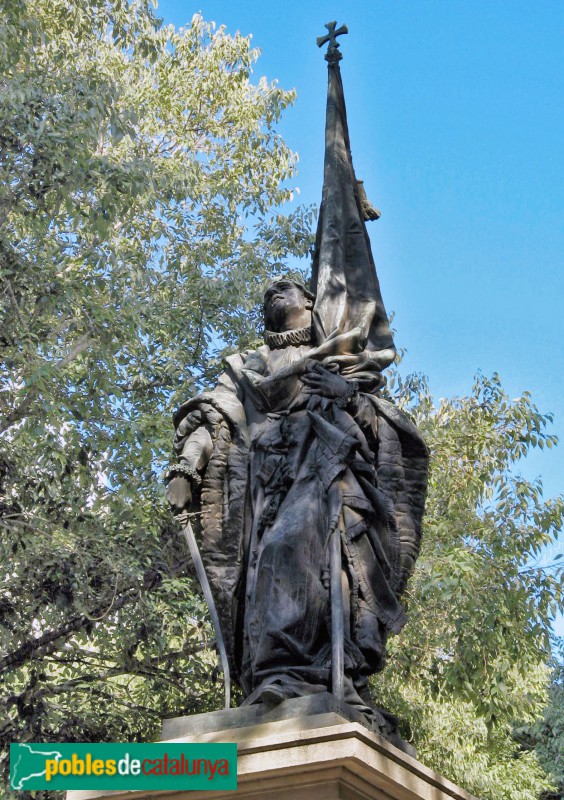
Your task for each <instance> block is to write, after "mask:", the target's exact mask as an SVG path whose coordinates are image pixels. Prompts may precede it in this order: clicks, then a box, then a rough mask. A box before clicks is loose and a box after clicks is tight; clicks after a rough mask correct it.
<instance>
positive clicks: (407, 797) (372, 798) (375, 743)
mask: <svg viewBox="0 0 564 800" xmlns="http://www.w3.org/2000/svg"><path fill="white" fill-rule="evenodd" d="M304 700H305V698H302V699H301V701H286V703H282V704H281V705H280V706H276V707H274V708H273V709H271V710H264V709H261V708H260V707H257V706H251V707H249V708H242V709H233V710H231V711H218V712H215V713H212V714H197V715H195V716H192V717H179V718H177V719H173V720H167V721H166V722H165V723H164V725H163V736H162V739H163V741H171V742H237V754H238V756H237V761H238V770H237V771H238V788H237V790H236V791H230V792H219V791H189V792H188V791H187V792H178V791H174V792H173V791H156V792H155V791H151V792H143V791H136V792H104V793H101V792H87V791H74V792H68V793H67V800H94V799H95V798H96V800H100V799H101V798H105V797H107V798H111V800H122V798H123V800H126V798H127V800H153V798H155V799H156V798H163V800H224V798H225V800H228V799H229V800H231V799H232V798H233V799H235V798H236V800H263V799H264V800H475V798H473V797H472V796H471V795H470V794H468V793H467V792H465V791H464V790H463V789H460V788H458V787H457V786H455V785H454V784H453V783H451V782H450V781H448V780H446V779H445V778H442V777H441V776H440V775H437V774H436V773H435V772H433V771H432V770H430V769H427V767H425V766H423V765H422V764H420V763H419V762H418V761H417V760H416V759H415V758H413V757H412V756H410V755H408V754H407V753H405V752H403V751H402V750H400V749H399V748H398V747H395V746H394V745H392V744H390V743H389V742H387V741H386V740H385V739H383V738H382V737H381V736H379V735H377V734H375V733H373V732H372V731H370V730H368V729H367V728H366V726H365V725H363V724H361V723H360V722H358V721H354V720H351V719H347V716H351V715H350V714H347V710H346V709H345V710H344V711H341V712H340V710H339V709H338V708H337V709H332V710H331V709H330V710H327V699H326V698H325V700H323V699H322V698H317V699H316V698H315V697H314V698H307V701H308V705H311V708H310V709H309V710H310V711H311V712H313V713H309V714H307V715H300V716H296V715H295V709H294V707H293V706H294V705H297V706H301V705H303V701H304ZM319 709H321V710H319ZM316 710H317V713H316ZM300 711H303V709H301V708H300ZM353 716H354V715H353Z"/></svg>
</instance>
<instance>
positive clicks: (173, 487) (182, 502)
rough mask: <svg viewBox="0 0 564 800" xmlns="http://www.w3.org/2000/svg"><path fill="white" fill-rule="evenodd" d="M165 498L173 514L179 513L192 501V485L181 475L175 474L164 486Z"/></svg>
mask: <svg viewBox="0 0 564 800" xmlns="http://www.w3.org/2000/svg"><path fill="white" fill-rule="evenodd" d="M166 499H167V500H168V502H169V503H170V507H171V509H172V513H173V514H181V513H182V512H183V511H185V510H186V509H187V508H188V506H189V505H190V503H191V502H192V487H191V486H190V482H189V481H188V480H187V479H186V478H185V477H184V476H183V475H175V477H174V478H171V480H170V481H169V482H168V485H167V487H166Z"/></svg>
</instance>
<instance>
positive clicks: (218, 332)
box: [0, 0, 311, 746]
mask: <svg viewBox="0 0 564 800" xmlns="http://www.w3.org/2000/svg"><path fill="white" fill-rule="evenodd" d="M6 10H7V12H8V13H7V14H5V15H4V16H3V18H2V20H1V21H0V67H1V77H0V82H1V88H2V91H1V93H0V187H1V188H0V289H1V295H0V296H1V306H0V314H1V322H0V338H1V356H0V359H1V360H0V369H1V376H0V430H1V433H2V438H1V450H0V508H1V519H0V525H1V526H2V537H1V544H0V547H1V558H2V563H3V564H5V565H7V567H8V569H7V570H6V572H5V573H4V574H3V575H2V577H1V595H0V625H1V627H0V630H1V633H2V651H3V654H2V658H1V659H0V668H1V669H2V686H3V690H4V691H3V698H2V705H1V707H2V711H3V715H2V720H1V722H0V735H1V738H2V743H3V745H4V746H5V745H7V744H8V743H9V742H10V741H38V740H52V741H65V740H66V741H77V740H79V741H80V740H85V741H99V740H104V739H106V740H120V739H121V740H127V739H133V738H147V737H151V736H155V735H158V728H159V721H160V719H161V718H162V717H163V716H167V715H169V716H170V715H171V714H177V713H181V712H189V711H203V710H206V709H207V708H212V707H214V704H216V703H217V702H218V700H217V693H218V691H219V688H218V687H216V688H217V691H215V690H214V689H213V686H214V681H215V675H216V670H217V667H216V664H215V658H214V654H213V652H212V651H210V634H209V631H208V629H207V627H206V624H205V623H204V620H205V618H206V614H205V609H204V606H203V603H202V600H201V599H200V596H199V594H198V593H197V591H196V589H195V585H196V584H195V582H194V580H193V577H192V574H191V568H190V565H189V562H188V559H187V555H186V552H185V548H184V547H183V546H182V543H181V541H180V539H179V537H178V532H177V531H176V530H175V528H174V527H173V525H172V523H171V520H170V516H169V514H168V511H167V509H166V507H165V504H164V502H163V493H162V485H161V472H162V469H163V466H164V465H165V464H166V462H167V460H168V457H169V452H170V440H171V439H170V437H171V431H172V426H171V424H170V414H171V411H172V410H173V409H174V408H175V407H176V406H177V405H178V404H179V402H180V400H181V399H183V398H184V397H185V396H186V394H193V393H194V392H195V391H196V387H197V386H198V385H200V383H201V382H202V381H203V380H205V379H206V377H207V376H208V375H211V374H213V372H214V369H217V366H216V365H217V363H219V356H218V349H220V348H222V347H225V346H229V345H234V344H235V343H236V344H237V346H244V344H245V342H247V341H249V340H250V339H253V338H256V335H257V333H256V327H257V322H258V320H257V318H256V315H254V310H255V305H256V300H257V296H258V294H259V292H260V289H261V286H262V284H263V281H264V280H265V277H266V275H267V274H269V273H271V272H273V271H277V270H278V269H279V265H280V262H281V260H282V259H283V258H284V257H285V256H286V255H287V254H288V253H292V254H294V255H300V254H301V253H302V252H303V251H304V249H306V248H307V246H308V242H309V237H308V234H307V231H308V230H309V227H310V222H311V220H310V219H309V213H305V212H302V211H295V212H294V213H293V214H291V215H290V216H283V215H282V214H281V213H280V211H279V207H280V205H281V204H282V203H284V201H286V200H288V199H289V198H290V196H291V192H290V190H289V189H288V188H285V185H286V184H285V182H286V181H287V179H289V178H290V177H291V176H292V174H293V172H294V169H295V163H296V157H295V156H294V154H293V153H291V152H290V151H289V150H288V148H287V147H286V145H285V144H284V142H283V141H282V140H281V138H280V137H279V135H278V134H277V133H276V124H277V122H278V120H279V117H280V114H281V113H282V112H283V110H284V109H285V108H286V107H287V106H288V104H289V103H291V102H292V100H293V93H292V92H287V91H284V90H282V89H280V88H279V87H278V86H276V85H274V84H269V83H267V82H266V80H264V79H260V80H256V79H254V77H253V74H252V71H253V66H254V64H255V62H256V59H257V56H258V53H257V51H255V50H253V49H252V48H251V47H250V43H249V40H248V39H246V38H244V37H241V36H240V35H236V36H229V35H228V34H227V33H226V31H225V30H224V29H223V28H219V29H217V30H215V29H214V28H213V26H212V25H208V24H206V23H205V22H203V20H202V19H201V18H200V17H198V16H196V17H194V19H193V20H192V23H191V25H189V26H188V27H187V28H186V29H183V30H175V29H174V28H172V27H163V26H162V25H161V24H160V22H159V21H158V20H157V19H156V18H155V16H154V13H153V12H152V10H151V7H150V6H149V5H148V4H146V3H145V2H143V1H142V2H131V3H127V2H124V0H108V1H107V2H104V3H102V4H99V3H97V2H93V1H92V2H84V0H81V2H74V0H37V2H35V3H33V4H32V3H27V2H23V0H10V2H9V3H8V8H7V9H6ZM216 683H217V682H216ZM210 687H211V688H210Z"/></svg>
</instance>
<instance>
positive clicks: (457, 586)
mask: <svg viewBox="0 0 564 800" xmlns="http://www.w3.org/2000/svg"><path fill="white" fill-rule="evenodd" d="M390 391H391V393H393V394H395V395H396V402H399V403H400V404H402V405H404V407H406V408H407V410H409V411H411V413H412V414H413V415H414V417H415V419H416V421H417V424H418V425H419V426H420V427H421V429H422V430H423V432H424V435H425V438H426V440H427V443H428V445H429V447H430V450H431V476H430V485H429V494H428V501H427V512H426V521H425V526H424V538H423V545H422V550H421V555H420V558H419V561H418V562H417V567H416V571H415V574H414V576H413V578H412V580H411V583H410V585H409V588H408V596H407V602H408V606H409V609H408V610H409V622H408V625H407V626H406V628H405V630H404V631H403V632H402V634H401V635H400V636H399V637H397V638H396V639H394V640H393V641H392V642H391V647H390V650H391V657H390V664H389V667H388V668H387V669H386V671H385V672H384V673H383V675H382V676H381V677H380V678H379V681H378V683H377V686H376V689H375V691H376V696H379V697H380V698H382V701H383V702H384V703H387V704H388V705H389V706H390V707H391V708H394V709H395V710H396V712H398V713H400V716H403V717H404V718H406V719H408V720H409V722H410V726H411V730H412V735H413V740H414V743H415V745H416V748H417V750H418V753H419V756H420V757H421V758H422V760H423V761H424V762H425V763H427V764H429V766H432V767H433V768H435V769H436V770H437V771H439V772H441V773H442V774H445V775H446V776H447V777H450V778H451V779H452V780H454V781H455V782H457V783H459V784H461V785H462V786H464V787H465V788H467V789H469V790H470V791H472V792H473V793H474V794H476V795H477V796H478V797H481V798H492V800H494V798H495V800H500V799H502V800H503V798H507V800H533V799H534V798H537V797H538V796H539V793H540V791H541V790H542V789H543V788H547V787H548V786H549V781H548V779H547V777H546V773H545V772H544V771H543V770H542V769H541V767H540V766H539V763H538V759H537V757H536V756H535V754H534V753H533V752H532V751H531V748H530V747H529V748H522V747H520V746H519V743H518V742H517V741H516V739H515V737H514V728H515V725H517V724H523V723H532V722H533V721H535V720H537V719H538V718H539V717H540V716H542V712H543V709H544V706H545V704H546V702H547V685H548V677H549V669H548V666H547V665H548V661H549V658H550V625H551V618H552V616H553V615H554V613H555V611H556V610H557V609H558V608H561V607H562V600H563V594H562V569H561V568H559V567H558V563H559V562H555V563H554V564H552V565H548V566H542V565H541V562H540V559H539V557H540V555H541V551H542V549H543V548H544V547H546V546H547V545H549V544H550V543H552V542H553V541H554V538H555V537H556V536H557V534H558V532H559V531H560V530H561V528H562V520H563V514H564V502H563V498H562V497H557V498H555V499H551V500H543V497H542V483H541V481H540V479H537V480H534V481H527V480H525V479H524V478H523V477H522V476H520V475H519V472H518V462H519V461H520V459H522V458H523V457H524V456H525V455H526V454H527V452H528V451H529V450H530V449H531V448H532V447H541V448H544V447H552V446H554V444H555V443H556V439H555V437H554V435H552V434H551V433H550V432H548V430H547V428H548V426H549V423H550V422H551V421H552V417H551V415H550V414H545V415H543V414H541V413H540V412H539V410H538V409H537V408H536V406H535V405H534V404H533V402H532V401H531V397H530V395H529V394H528V393H527V392H525V393H523V395H522V396H521V397H519V398H517V399H514V400H510V399H509V398H508V397H507V395H506V394H505V392H504V391H503V389H502V387H501V383H500V380H499V377H498V376H497V375H494V376H493V377H492V378H486V377H484V376H482V375H479V376H478V377H477V379H476V382H475V385H474V388H473V391H472V394H471V395H470V396H469V397H463V398H457V399H454V400H449V401H447V400H441V401H440V402H439V404H438V405H435V404H434V403H433V401H432V399H431V397H430V396H429V393H428V390H427V387H426V383H425V381H424V380H423V379H421V378H419V377H417V376H411V377H410V378H408V379H407V380H403V381H402V380H401V379H399V378H398V377H397V376H396V379H395V381H394V382H392V385H391V386H390Z"/></svg>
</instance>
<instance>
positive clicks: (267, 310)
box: [264, 278, 315, 333]
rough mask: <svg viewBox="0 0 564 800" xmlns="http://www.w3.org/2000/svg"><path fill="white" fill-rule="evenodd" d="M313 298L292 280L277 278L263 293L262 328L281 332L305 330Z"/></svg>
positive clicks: (308, 323)
mask: <svg viewBox="0 0 564 800" xmlns="http://www.w3.org/2000/svg"><path fill="white" fill-rule="evenodd" d="M314 299H315V298H314V296H313V295H312V294H311V292H308V290H307V289H306V288H305V286H303V285H302V284H301V283H299V282H298V281H295V280H293V279H292V278H277V279H276V280H274V281H273V282H272V283H271V284H270V286H269V287H268V289H267V290H266V292H265V293H264V326H265V328H266V330H268V331H273V332H275V333H280V332H282V331H290V330H297V329H299V328H307V327H308V326H309V325H311V310H312V308H313V301H314Z"/></svg>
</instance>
